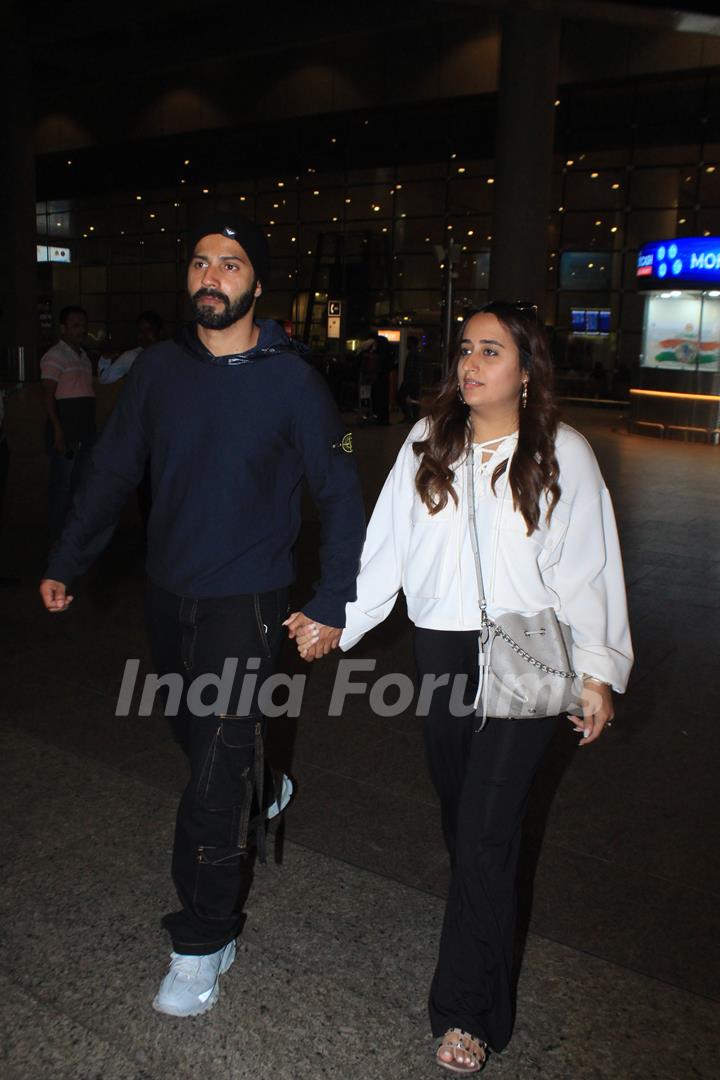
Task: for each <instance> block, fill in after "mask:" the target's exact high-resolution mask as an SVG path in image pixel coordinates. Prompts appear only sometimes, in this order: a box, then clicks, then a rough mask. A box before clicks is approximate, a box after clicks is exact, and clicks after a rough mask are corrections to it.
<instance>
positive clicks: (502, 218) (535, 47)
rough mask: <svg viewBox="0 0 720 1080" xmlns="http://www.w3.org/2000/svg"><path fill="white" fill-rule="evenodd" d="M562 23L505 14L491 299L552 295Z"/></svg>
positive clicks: (524, 13) (522, 12) (520, 10)
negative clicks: (550, 247) (550, 246)
mask: <svg viewBox="0 0 720 1080" xmlns="http://www.w3.org/2000/svg"><path fill="white" fill-rule="evenodd" d="M559 53H560V23H559V20H557V19H553V18H552V16H549V15H544V14H543V13H541V12H538V11H531V10H528V9H526V8H524V7H523V6H522V5H517V8H516V10H514V11H513V12H512V13H511V14H508V15H506V16H504V17H503V20H502V47H501V52H500V77H499V81H498V107H497V134H496V153H495V160H496V164H495V210H494V215H493V229H492V252H491V258H490V298H491V299H493V300H532V301H534V302H535V303H537V304H538V306H539V308H540V310H541V311H542V309H543V307H544V301H545V280H546V264H547V232H548V229H547V223H548V214H549V212H550V197H551V194H552V164H553V137H554V128H555V111H556V110H555V105H554V102H555V98H556V94H557V77H558V65H559Z"/></svg>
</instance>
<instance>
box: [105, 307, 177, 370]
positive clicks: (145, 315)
mask: <svg viewBox="0 0 720 1080" xmlns="http://www.w3.org/2000/svg"><path fill="white" fill-rule="evenodd" d="M164 336H165V327H164V325H163V321H162V318H161V317H160V315H158V313H157V312H156V311H141V312H140V314H139V315H138V318H137V341H138V343H137V345H136V346H135V347H134V348H133V349H126V350H125V352H122V353H120V355H119V356H117V357H115V358H114V359H113V357H111V356H107V355H105V354H103V355H102V356H101V357H100V359H99V360H98V380H99V381H100V382H101V383H102V384H103V386H106V385H107V384H108V383H115V382H119V381H120V379H124V378H125V376H126V375H127V373H128V371H129V370H130V368H131V367H132V366H133V364H134V363H135V361H136V360H137V358H138V356H139V355H140V353H141V352H142V351H143V349H148V348H149V347H150V346H151V345H154V344H155V342H156V341H160V339H161V338H163V337H164Z"/></svg>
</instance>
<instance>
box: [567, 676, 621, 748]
mask: <svg viewBox="0 0 720 1080" xmlns="http://www.w3.org/2000/svg"><path fill="white" fill-rule="evenodd" d="M581 701H582V708H583V715H582V716H573V717H571V719H572V721H573V725H574V727H573V730H574V731H577V732H582V736H583V737H582V739H581V740H580V744H579V745H580V746H587V745H588V744H589V743H591V742H595V740H596V739H597V738H598V737H599V736H600V735H601V734H602V733H603V731H604V729H605V728H606V727H610V725H611V723H612V720H613V717H614V716H615V709H614V707H613V699H612V689H611V687H609V686H608V684H607V683H604V682H600V680H599V679H591V678H587V677H586V678H584V679H583V691H582V697H581Z"/></svg>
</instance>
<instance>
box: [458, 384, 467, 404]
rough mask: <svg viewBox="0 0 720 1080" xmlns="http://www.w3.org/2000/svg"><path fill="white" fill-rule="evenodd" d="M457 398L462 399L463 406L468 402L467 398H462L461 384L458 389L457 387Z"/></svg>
mask: <svg viewBox="0 0 720 1080" xmlns="http://www.w3.org/2000/svg"><path fill="white" fill-rule="evenodd" d="M457 396H458V397H459V398H460V400H461V401H462V403H463V405H466V404H467V402H466V401H465V398H464V397H463V396H462V390H461V389H460V384H459V383H458V387H457Z"/></svg>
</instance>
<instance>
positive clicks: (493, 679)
mask: <svg viewBox="0 0 720 1080" xmlns="http://www.w3.org/2000/svg"><path fill="white" fill-rule="evenodd" d="M465 471H466V476H467V483H466V488H467V501H468V524H469V526H470V543H471V546H472V552H473V556H474V559H475V574H476V577H477V589H478V603H479V605H480V612H481V624H482V628H481V630H480V637H479V664H480V681H479V686H478V693H477V697H476V700H475V706H476V709H478V710H479V707H480V706H482V724H481V727H484V726H485V722H486V720H487V718H488V716H499V717H504V718H512V719H520V718H523V717H533V716H534V717H541V716H556V715H557V714H558V713H565V712H571V713H576V712H578V713H581V712H582V706H581V705H580V695H581V692H582V680H581V679H580V677H579V676H578V675H577V673H576V672H575V671H573V667H572V634H571V632H570V627H569V626H566V625H565V624H564V623H561V622H560V621H559V619H558V617H557V615H556V614H555V611H554V609H553V608H551V607H548V608H544V609H543V611H539V612H538V613H537V614H536V615H517V614H515V613H513V612H510V613H509V614H507V615H500V616H499V617H498V618H497V619H491V618H490V616H489V615H488V613H487V601H486V599H485V588H484V585H483V576H482V567H481V565H480V548H479V544H478V536H477V520H476V516H475V449H474V447H473V448H472V449H471V451H470V453H469V454H468V456H467V459H466V463H465Z"/></svg>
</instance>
